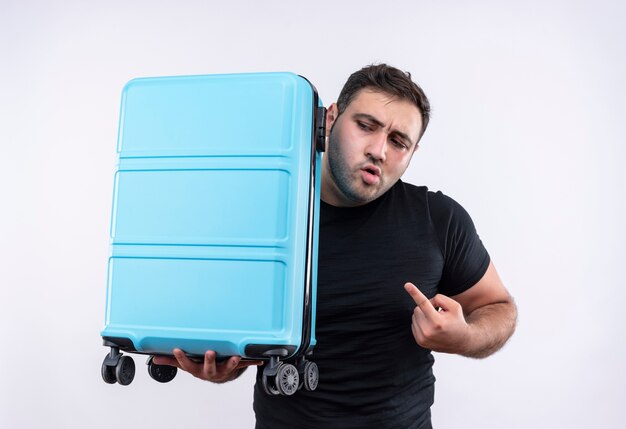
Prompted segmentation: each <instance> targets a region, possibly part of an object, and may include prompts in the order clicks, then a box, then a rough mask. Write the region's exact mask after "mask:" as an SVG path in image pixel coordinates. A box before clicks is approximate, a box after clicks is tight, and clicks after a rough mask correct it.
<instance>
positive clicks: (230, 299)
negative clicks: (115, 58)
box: [102, 73, 321, 355]
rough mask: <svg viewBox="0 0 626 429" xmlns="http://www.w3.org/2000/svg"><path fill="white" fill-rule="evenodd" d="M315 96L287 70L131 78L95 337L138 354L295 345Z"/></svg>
mask: <svg viewBox="0 0 626 429" xmlns="http://www.w3.org/2000/svg"><path fill="white" fill-rule="evenodd" d="M313 103H314V94H313V88H312V87H311V85H310V84H309V83H308V82H307V81H306V80H305V79H303V78H301V77H299V76H296V75H294V74H291V73H259V74H241V75H212V76H191V77H172V78H146V79H136V80H133V81H131V82H129V83H128V84H127V86H126V88H125V89H124V92H123V97H122V110H121V117H120V131H119V139H118V151H119V164H118V171H117V173H116V175H115V188H114V189H115V191H114V201H113V214H112V222H111V238H112V253H111V258H110V259H109V278H108V284H107V309H106V317H105V328H104V330H103V331H102V336H103V337H120V338H129V339H130V340H131V341H132V342H133V344H134V347H135V349H136V350H137V351H139V352H144V353H170V352H171V350H172V349H173V348H174V347H179V348H182V349H184V350H185V351H186V352H187V353H190V354H202V353H204V351H206V350H209V349H210V350H216V351H217V352H218V354H220V355H244V354H245V352H244V351H245V347H246V345H247V344H268V345H295V346H299V345H300V343H301V336H302V330H303V302H304V299H305V284H304V283H305V275H306V266H305V265H306V261H305V257H306V252H307V250H306V249H307V227H308V222H309V221H313V220H311V219H309V215H308V212H309V187H310V185H311V183H310V174H311V165H312V161H314V160H312V159H311V157H312V151H311V144H312V140H313V139H312V133H313V123H312V118H313V114H314V112H313V110H314V109H313ZM319 159H320V158H319V156H317V160H318V161H319ZM318 169H321V165H318ZM315 181H316V182H317V183H318V184H319V172H318V173H317V177H316V180H315ZM316 193H317V200H319V190H316ZM315 213H317V208H316V209H315ZM316 229H317V228H315V231H316ZM316 243H317V232H315V237H314V245H313V246H314V247H313V248H314V250H315V251H316V249H317V244H316ZM314 259H316V258H314ZM315 265H316V264H315ZM315 268H316V267H315V266H313V267H312V269H313V276H312V277H313V279H315ZM313 297H314V291H313ZM313 315H314V313H313ZM312 323H314V316H313V320H312ZM313 332H314V331H313ZM314 343H315V340H314V338H312V344H314Z"/></svg>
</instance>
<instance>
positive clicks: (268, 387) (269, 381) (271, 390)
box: [261, 374, 280, 396]
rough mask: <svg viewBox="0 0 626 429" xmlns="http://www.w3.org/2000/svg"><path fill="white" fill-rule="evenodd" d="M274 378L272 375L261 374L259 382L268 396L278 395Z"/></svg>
mask: <svg viewBox="0 0 626 429" xmlns="http://www.w3.org/2000/svg"><path fill="white" fill-rule="evenodd" d="M275 381H276V380H275V378H274V377H272V376H269V377H268V376H267V375H265V374H263V375H262V378H261V384H262V385H263V391H264V392H265V393H267V394H268V395H270V396H274V395H279V394H280V392H279V391H278V389H277V388H276V383H275Z"/></svg>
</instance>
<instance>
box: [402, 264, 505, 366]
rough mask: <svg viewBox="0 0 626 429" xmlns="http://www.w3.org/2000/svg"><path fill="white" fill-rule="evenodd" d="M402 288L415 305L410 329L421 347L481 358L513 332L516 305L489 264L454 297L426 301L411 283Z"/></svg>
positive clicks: (500, 344) (503, 342) (493, 350)
mask: <svg viewBox="0 0 626 429" xmlns="http://www.w3.org/2000/svg"><path fill="white" fill-rule="evenodd" d="M404 287H405V289H406V291H407V292H408V293H409V294H410V295H411V296H412V297H413V299H414V300H415V303H416V304H417V307H416V308H415V311H414V312H413V318H412V323H411V329H412V331H413V336H414V337H415V341H417V343H418V344H419V345H420V346H422V347H425V348H428V349H431V350H433V351H437V352H443V353H455V354H460V355H463V356H468V357H473V358H484V357H487V356H489V355H491V354H493V353H495V352H496V351H498V350H500V348H502V346H503V345H504V344H505V343H506V341H507V340H508V339H509V338H510V337H511V335H513V332H514V331H515V325H516V321H517V307H516V306H515V303H514V301H513V298H512V297H511V295H509V293H508V292H507V290H506V288H505V287H504V285H503V284H502V281H501V280H500V277H499V276H498V273H497V271H496V269H495V267H494V266H493V263H490V264H489V267H488V268H487V271H486V273H485V275H484V276H483V277H482V278H481V279H480V280H479V281H478V283H476V284H475V285H474V286H472V287H471V288H469V289H468V290H466V291H465V292H463V293H460V294H458V295H455V296H454V297H447V296H445V295H436V296H435V297H433V298H432V299H430V300H429V299H427V298H426V297H425V296H424V295H423V294H422V293H421V292H420V291H419V289H417V288H416V287H415V286H414V285H413V284H411V283H407V284H406V285H405V286H404Z"/></svg>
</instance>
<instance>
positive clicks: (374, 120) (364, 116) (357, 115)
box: [352, 113, 413, 146]
mask: <svg viewBox="0 0 626 429" xmlns="http://www.w3.org/2000/svg"><path fill="white" fill-rule="evenodd" d="M352 117H353V118H354V119H366V120H368V121H370V122H372V123H373V124H374V125H377V126H379V127H382V128H384V127H385V123H384V122H381V121H380V120H379V119H377V118H376V117H375V116H372V115H370V114H367V113H355V114H354V115H352ZM391 134H395V135H397V136H398V137H400V138H401V139H402V140H405V141H407V142H409V143H410V144H411V146H413V140H411V138H410V137H409V135H408V134H407V133H403V132H402V131H398V130H392V131H391Z"/></svg>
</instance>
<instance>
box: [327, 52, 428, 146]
mask: <svg viewBox="0 0 626 429" xmlns="http://www.w3.org/2000/svg"><path fill="white" fill-rule="evenodd" d="M365 88H370V89H372V90H374V91H380V92H384V93H385V94H389V95H392V96H395V97H398V98H399V99H401V100H407V101H409V102H410V103H412V104H414V105H415V106H416V107H417V108H418V110H419V111H420V113H421V114H422V130H421V133H420V135H419V137H418V139H417V140H418V141H419V140H420V139H421V138H422V136H423V135H424V131H426V126H427V125H428V122H429V120H430V102H429V101H428V97H426V94H425V93H424V91H423V90H422V88H420V87H419V85H418V84H416V83H415V82H413V81H412V80H411V73H409V72H403V71H402V70H399V69H397V68H395V67H392V66H389V65H387V64H372V65H369V66H366V67H363V68H362V69H361V70H358V71H356V72H354V73H352V74H351V75H350V77H349V78H348V80H347V82H346V83H345V85H344V86H343V88H342V90H341V93H340V94H339V98H338V99H337V109H338V110H339V114H340V115H341V114H342V113H343V112H344V111H345V110H346V108H347V107H348V104H350V102H352V100H353V99H354V97H355V96H356V94H358V92H359V91H361V90H362V89H365Z"/></svg>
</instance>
